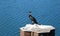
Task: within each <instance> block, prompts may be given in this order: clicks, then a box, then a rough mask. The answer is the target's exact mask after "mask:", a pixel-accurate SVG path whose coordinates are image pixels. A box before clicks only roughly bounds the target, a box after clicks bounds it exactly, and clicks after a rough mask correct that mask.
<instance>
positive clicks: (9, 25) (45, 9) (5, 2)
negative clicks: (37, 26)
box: [0, 0, 60, 36]
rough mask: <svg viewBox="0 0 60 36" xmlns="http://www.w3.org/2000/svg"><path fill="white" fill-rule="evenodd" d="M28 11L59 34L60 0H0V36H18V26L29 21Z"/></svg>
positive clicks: (56, 35) (59, 35) (58, 35)
mask: <svg viewBox="0 0 60 36" xmlns="http://www.w3.org/2000/svg"><path fill="white" fill-rule="evenodd" d="M28 11H32V14H33V16H34V17H35V18H36V19H37V21H38V22H39V23H41V24H44V25H45V24H46V25H52V26H54V27H55V28H56V32H55V33H56V34H55V36H60V0H0V36H20V28H21V27H23V26H25V25H26V24H28V23H31V21H30V19H29V17H28Z"/></svg>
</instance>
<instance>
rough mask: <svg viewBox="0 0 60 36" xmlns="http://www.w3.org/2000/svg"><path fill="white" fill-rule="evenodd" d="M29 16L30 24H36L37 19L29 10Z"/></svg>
mask: <svg viewBox="0 0 60 36" xmlns="http://www.w3.org/2000/svg"><path fill="white" fill-rule="evenodd" d="M29 18H30V20H31V21H32V24H38V22H37V20H36V19H35V18H34V17H33V16H32V13H31V11H29Z"/></svg>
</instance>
